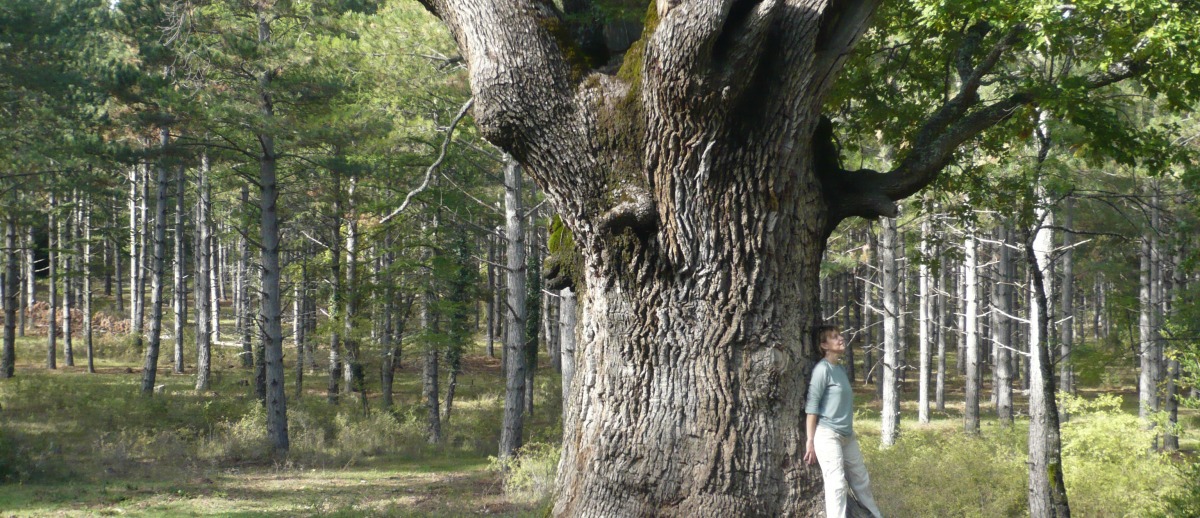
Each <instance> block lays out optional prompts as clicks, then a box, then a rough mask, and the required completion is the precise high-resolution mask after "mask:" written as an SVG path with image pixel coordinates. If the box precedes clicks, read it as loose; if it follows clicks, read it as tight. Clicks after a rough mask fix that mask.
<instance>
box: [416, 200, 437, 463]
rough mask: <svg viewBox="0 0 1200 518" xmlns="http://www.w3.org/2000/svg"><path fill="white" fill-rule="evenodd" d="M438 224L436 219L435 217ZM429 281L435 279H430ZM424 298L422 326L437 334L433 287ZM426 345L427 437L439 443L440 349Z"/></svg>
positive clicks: (423, 381)
mask: <svg viewBox="0 0 1200 518" xmlns="http://www.w3.org/2000/svg"><path fill="white" fill-rule="evenodd" d="M435 225H436V219H435ZM428 282H429V283H432V282H433V279H432V278H431V279H429V281H428ZM423 298H424V300H423V301H422V303H421V306H422V307H421V327H422V329H424V330H425V333H426V334H427V335H430V336H436V333H437V332H438V329H437V315H435V314H434V307H433V306H434V302H435V300H434V299H435V294H434V293H433V289H432V287H427V288H426V289H425V293H424V294H423ZM424 346H425V365H424V368H423V369H422V372H421V397H422V398H423V399H424V400H425V410H426V416H425V419H426V421H425V437H426V440H427V441H429V444H438V443H440V442H441V441H442V421H441V409H440V408H439V402H438V398H439V397H440V394H439V393H438V390H439V389H438V360H439V354H438V353H439V351H438V347H437V345H436V344H434V343H432V341H427V343H425V344H424Z"/></svg>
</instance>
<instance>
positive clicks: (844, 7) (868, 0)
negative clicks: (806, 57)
mask: <svg viewBox="0 0 1200 518" xmlns="http://www.w3.org/2000/svg"><path fill="white" fill-rule="evenodd" d="M880 3H882V2H881V0H840V1H839V0H832V1H830V2H829V6H828V7H826V8H825V12H824V13H822V15H821V28H820V31H819V32H818V34H817V47H816V51H817V52H816V63H815V65H814V68H813V77H814V78H815V79H816V81H815V85H816V88H817V90H816V91H817V92H818V93H819V94H821V93H823V92H827V91H829V88H830V87H831V86H833V78H834V77H835V76H836V75H837V72H838V71H839V70H841V68H842V65H844V64H845V63H846V59H847V58H849V57H850V51H852V50H854V47H855V45H857V44H858V40H859V39H860V38H862V35H863V33H864V32H866V30H867V28H868V27H870V25H871V16H872V15H874V14H875V10H876V9H878V8H879V4H880ZM818 97H821V98H823V97H824V95H818Z"/></svg>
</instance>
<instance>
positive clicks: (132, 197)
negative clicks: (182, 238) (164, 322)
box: [118, 166, 142, 352]
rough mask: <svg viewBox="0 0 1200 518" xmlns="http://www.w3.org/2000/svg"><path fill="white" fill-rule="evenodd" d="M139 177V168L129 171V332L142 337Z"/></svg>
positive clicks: (135, 167)
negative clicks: (139, 280)
mask: <svg viewBox="0 0 1200 518" xmlns="http://www.w3.org/2000/svg"><path fill="white" fill-rule="evenodd" d="M138 176H139V175H138V166H134V167H132V168H130V169H129V331H130V332H131V333H134V334H135V335H141V326H140V325H139V324H138V323H137V322H136V320H137V316H138V309H137V301H138V297H137V285H138V272H139V271H140V270H141V265H140V264H138V257H139V255H138V243H139V242H138V235H139V229H140V228H141V225H140V224H139V223H138V193H139V192H141V189H139V188H138ZM119 291H120V290H118V294H119ZM135 339H136V340H138V345H137V347H138V351H139V352H140V351H141V347H142V345H141V337H140V336H137V337H136V338H135Z"/></svg>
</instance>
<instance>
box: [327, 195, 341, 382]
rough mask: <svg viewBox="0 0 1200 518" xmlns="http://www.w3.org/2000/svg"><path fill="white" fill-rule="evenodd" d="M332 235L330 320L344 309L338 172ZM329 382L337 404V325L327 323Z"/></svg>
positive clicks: (339, 341) (338, 367)
mask: <svg viewBox="0 0 1200 518" xmlns="http://www.w3.org/2000/svg"><path fill="white" fill-rule="evenodd" d="M333 182H334V184H333V192H334V203H333V217H332V221H333V236H332V239H330V240H329V245H330V248H329V279H330V284H331V286H330V301H329V321H330V322H337V321H338V320H339V316H338V315H339V314H340V313H341V311H342V309H343V306H342V304H343V302H342V298H343V297H344V296H345V295H344V294H343V289H344V288H343V286H342V227H341V225H342V217H343V214H344V211H343V207H342V177H341V173H340V172H338V171H334V172H333ZM328 374H329V385H328V387H327V389H326V392H325V398H326V400H328V401H329V403H330V404H332V405H336V404H338V398H339V394H340V390H339V386H340V382H341V375H342V346H341V336H340V333H338V330H337V328H336V326H329V371H328Z"/></svg>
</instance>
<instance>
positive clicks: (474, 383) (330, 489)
mask: <svg viewBox="0 0 1200 518" xmlns="http://www.w3.org/2000/svg"><path fill="white" fill-rule="evenodd" d="M97 349H98V355H99V356H100V357H101V358H103V360H100V361H98V362H97V368H98V371H99V372H98V373H96V374H87V373H86V371H85V369H84V368H83V367H79V366H77V367H60V368H59V369H58V370H56V371H47V370H45V369H44V366H43V362H44V361H45V338H44V337H30V338H25V339H21V340H20V341H19V342H18V369H17V376H16V377H15V378H13V379H11V380H7V381H6V382H5V383H3V384H0V416H2V418H0V512H2V513H3V514H4V516H45V515H54V516H97V515H101V516H102V515H126V514H130V515H141V516H195V515H222V516H464V515H500V516H530V515H538V511H539V507H538V503H537V502H536V501H535V500H530V499H521V498H517V499H515V500H514V499H511V498H509V497H508V496H507V495H506V493H505V492H504V489H503V484H502V482H501V481H500V479H499V478H498V476H497V475H496V472H495V471H494V470H493V469H491V467H490V464H489V458H488V457H489V455H494V453H495V451H494V449H495V447H496V446H495V445H496V444H497V441H498V431H497V430H496V428H498V427H496V426H494V423H497V422H499V417H500V409H501V399H500V394H499V393H498V392H497V390H499V389H500V387H502V384H501V383H500V381H499V367H498V362H497V361H495V360H492V359H490V358H487V356H486V355H482V354H476V355H473V356H472V357H471V359H470V361H469V362H468V363H467V366H466V369H465V371H464V372H463V374H461V375H460V378H459V385H458V388H457V395H456V398H455V399H456V403H455V406H454V411H453V416H452V420H451V422H450V423H449V425H444V426H445V428H444V437H445V440H444V441H443V444H441V445H436V446H434V445H430V444H428V442H427V441H426V438H425V431H424V415H425V414H424V408H423V407H422V406H421V404H420V398H419V395H420V378H419V377H420V374H419V369H418V368H417V367H416V366H412V365H409V366H406V367H405V368H404V369H402V371H401V372H400V373H399V375H398V376H399V377H398V378H397V380H396V381H397V383H396V389H395V390H396V404H395V406H394V408H393V410H392V411H388V412H385V411H381V410H378V408H379V402H378V392H377V390H378V389H377V388H375V387H371V388H369V391H370V390H375V392H373V393H372V394H373V395H372V397H371V400H370V407H371V408H373V409H375V410H373V411H372V412H370V413H369V414H367V415H364V414H363V412H362V408H361V407H360V406H359V405H358V404H357V402H356V401H355V399H356V398H349V397H343V403H342V405H340V406H337V407H334V406H331V405H329V404H328V403H326V401H325V397H324V390H323V388H318V384H319V385H320V386H321V387H323V386H324V382H325V379H326V378H325V377H324V376H322V375H314V374H310V375H309V376H308V382H307V383H308V385H309V386H310V387H311V388H309V389H308V390H306V393H305V395H304V397H302V398H301V399H299V400H296V399H294V398H293V399H290V400H289V424H290V430H289V432H290V436H291V439H292V451H291V452H290V454H289V455H288V457H287V458H282V459H277V458H273V457H272V456H270V455H269V454H267V453H265V452H266V451H267V448H266V437H265V434H264V432H263V430H264V425H263V422H264V420H265V417H264V415H263V412H262V409H261V407H260V406H259V405H258V404H257V403H256V402H255V401H254V400H253V398H252V397H251V396H250V395H249V392H250V390H251V389H250V387H249V386H248V385H247V384H246V381H247V380H249V378H250V376H251V374H250V373H249V372H247V371H245V370H242V369H240V368H236V367H234V361H235V360H236V357H235V356H234V355H235V354H236V351H235V350H233V349H232V348H218V349H217V350H216V351H215V355H216V357H215V360H214V365H217V366H218V368H217V369H216V370H215V371H214V374H215V376H214V379H213V390H211V391H209V392H205V393H196V392H195V391H194V390H193V389H192V387H193V385H194V377H193V375H192V373H191V372H190V369H189V372H187V373H185V374H184V375H176V374H171V373H170V367H169V366H168V365H167V364H166V363H165V362H164V363H163V364H162V366H161V367H160V375H159V383H160V384H163V385H164V386H165V387H164V393H163V394H161V395H158V396H155V397H153V398H144V397H141V396H139V395H138V389H139V386H140V385H139V383H140V379H141V372H140V369H138V368H136V367H133V366H134V365H136V364H137V363H138V362H137V359H138V354H137V353H136V351H131V350H129V344H127V343H126V342H125V341H124V340H116V339H105V340H101V341H99V342H98V344H97ZM189 357H191V356H189ZM61 363H62V362H61V359H60V365H61ZM83 363H84V362H82V361H79V359H78V357H77V361H76V364H77V365H83ZM289 375H292V371H289ZM544 378H550V377H549V376H544ZM290 382H292V380H291V379H289V383H290ZM558 391H559V388H558V385H557V382H556V380H552V379H543V380H541V381H539V382H538V384H537V397H538V399H536V401H541V402H542V403H544V404H541V405H540V408H538V409H537V412H535V416H534V418H533V419H532V422H531V425H530V436H531V437H532V438H533V439H534V440H543V441H544V440H546V439H547V438H549V437H552V436H554V435H556V434H558V433H560V432H559V430H561V425H560V424H559V422H558V412H559V411H558V408H559V403H558V401H557V394H558V393H559V392H558ZM290 392H291V391H289V393H290ZM369 393H371V392H369Z"/></svg>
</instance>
